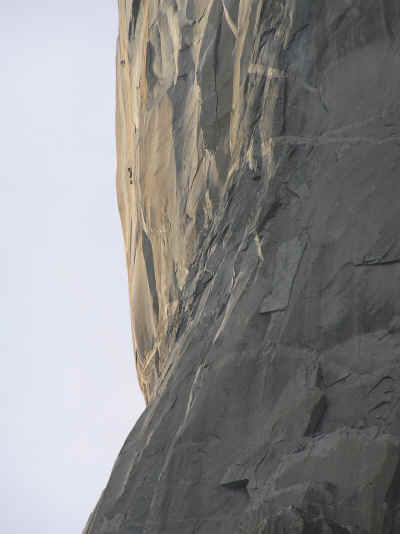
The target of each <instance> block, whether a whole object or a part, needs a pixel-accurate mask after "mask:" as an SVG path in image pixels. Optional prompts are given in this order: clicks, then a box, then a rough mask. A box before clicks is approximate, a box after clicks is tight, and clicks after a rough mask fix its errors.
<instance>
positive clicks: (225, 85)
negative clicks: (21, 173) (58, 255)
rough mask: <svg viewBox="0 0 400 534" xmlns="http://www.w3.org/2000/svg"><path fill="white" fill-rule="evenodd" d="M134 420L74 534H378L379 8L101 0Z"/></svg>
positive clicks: (382, 22)
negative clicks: (107, 32)
mask: <svg viewBox="0 0 400 534" xmlns="http://www.w3.org/2000/svg"><path fill="white" fill-rule="evenodd" d="M119 14H120V33H119V39H118V51H117V114H116V123H117V124H116V133H117V146H118V170H117V187H118V202H119V209H120V213H121V220H122V227H123V233H124V240H125V248H126V261H127V267H128V273H129V291H130V301H131V310H132V330H133V338H134V349H135V360H136V366H137V372H138V376H139V381H140V385H141V388H142V390H143V393H144V395H145V398H146V401H147V408H146V410H145V412H144V413H143V415H142V417H141V418H140V420H139V421H138V423H137V424H136V426H135V428H134V429H133V430H132V432H131V434H130V435H129V436H128V438H127V440H126V442H125V444H124V446H123V448H122V450H121V453H120V455H119V457H118V459H117V461H116V463H115V466H114V468H113V471H112V474H111V477H110V480H109V482H108V484H107V486H106V488H105V490H104V492H103V494H102V496H101V498H100V500H99V503H98V505H97V506H96V508H95V510H94V511H93V513H92V515H91V517H90V519H89V521H88V524H87V526H86V528H85V531H84V532H85V533H86V534H195V533H196V534H284V533H285V534H399V533H400V232H399V230H400V121H399V119H400V2H399V1H398V0H133V1H132V0H129V1H128V0H119Z"/></svg>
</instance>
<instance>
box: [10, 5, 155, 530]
mask: <svg viewBox="0 0 400 534" xmlns="http://www.w3.org/2000/svg"><path fill="white" fill-rule="evenodd" d="M117 21H118V10H117V2H116V0H85V1H84V2H82V1H81V0H68V1H65V0H63V1H56V2H54V1H50V0H48V1H45V0H35V1H32V0H19V1H18V0H1V6H0V45H1V46H0V76H1V77H0V143H1V151H0V154H1V164H0V192H1V194H0V234H1V239H0V247H1V249H0V254H1V256H0V260H1V261H0V277H1V278H0V280H1V283H0V290H1V299H0V303H1V305H0V334H1V335H0V363H1V367H0V373H1V375H0V376H1V380H0V395H1V398H0V401H1V402H0V424H1V442H0V443H1V444H0V469H1V479H2V480H1V484H0V503H1V504H0V506H1V507H2V508H3V510H2V512H1V518H2V520H1V526H0V530H1V533H2V534H28V533H29V534H75V533H80V532H81V531H82V529H83V527H84V525H85V523H86V520H87V519H88V516H89V514H90V512H91V511H92V509H93V507H94V506H95V504H96V502H97V499H98V498H99V496H100V493H101V491H102V489H103V488H104V486H105V484H106V482H107V480H108V476H109V474H110V470H111V468H112V465H113V463H114V461H115V460H116V457H117V455H118V452H119V450H120V448H121V446H122V444H123V441H124V440H125V438H126V436H127V434H128V432H129V431H130V429H131V428H132V426H133V425H134V422H135V421H136V420H137V419H138V417H139V415H140V413H141V412H142V411H143V409H144V402H143V398H142V395H141V393H140V391H139V388H138V384H137V378H136V371H135V367H134V360H133V351H132V344H131V332H130V319H129V303H128V289H127V275H126V270H125V257H124V252H123V243H122V233H121V228H120V221H119V215H118V209H117V202H116V192H115V168H116V157H115V138H114V110H115V59H114V58H115V48H116V47H115V43H116V38H117V31H118V30H117Z"/></svg>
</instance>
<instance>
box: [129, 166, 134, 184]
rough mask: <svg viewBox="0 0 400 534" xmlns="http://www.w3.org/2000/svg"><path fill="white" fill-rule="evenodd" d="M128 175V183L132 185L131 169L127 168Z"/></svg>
mask: <svg viewBox="0 0 400 534" xmlns="http://www.w3.org/2000/svg"><path fill="white" fill-rule="evenodd" d="M128 174H129V183H130V184H131V185H132V184H133V181H132V167H128Z"/></svg>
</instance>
